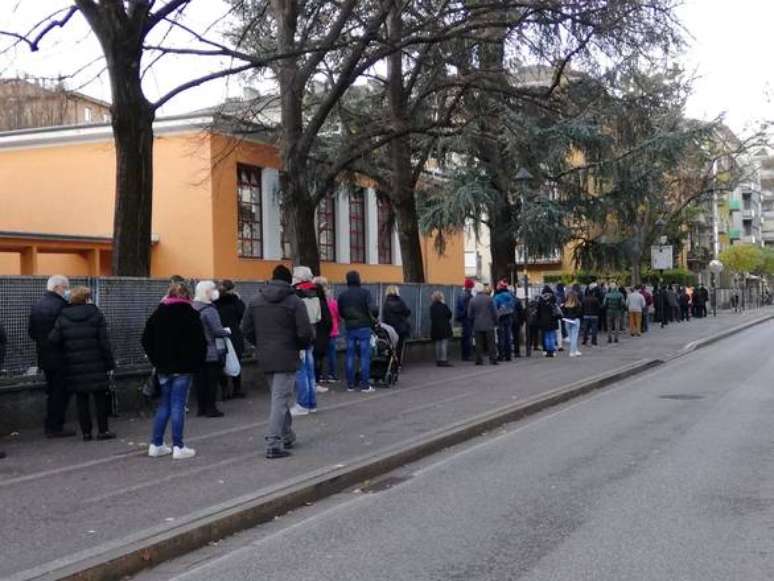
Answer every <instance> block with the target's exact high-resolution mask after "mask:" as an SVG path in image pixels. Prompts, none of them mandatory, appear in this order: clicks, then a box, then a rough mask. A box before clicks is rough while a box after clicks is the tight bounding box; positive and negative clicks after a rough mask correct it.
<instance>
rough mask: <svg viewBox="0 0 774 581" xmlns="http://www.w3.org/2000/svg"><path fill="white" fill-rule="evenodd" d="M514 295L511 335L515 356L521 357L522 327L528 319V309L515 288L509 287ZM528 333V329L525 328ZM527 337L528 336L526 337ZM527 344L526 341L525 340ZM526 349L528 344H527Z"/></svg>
mask: <svg viewBox="0 0 774 581" xmlns="http://www.w3.org/2000/svg"><path fill="white" fill-rule="evenodd" d="M509 290H510V291H511V294H512V295H513V328H512V332H511V336H512V337H513V356H514V357H521V329H522V327H524V322H525V320H526V316H525V315H526V311H525V309H524V304H523V303H522V302H521V299H520V298H519V297H518V296H516V290H515V289H509ZM525 333H526V329H525ZM525 339H526V338H525ZM525 345H526V341H525ZM525 349H526V346H525Z"/></svg>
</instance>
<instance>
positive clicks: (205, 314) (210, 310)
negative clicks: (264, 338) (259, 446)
mask: <svg viewBox="0 0 774 581" xmlns="http://www.w3.org/2000/svg"><path fill="white" fill-rule="evenodd" d="M219 298H220V293H219V292H218V289H217V287H216V286H215V283H214V282H212V281H211V280H203V281H201V282H200V283H199V284H197V285H196V295H195V297H194V302H193V307H194V309H196V310H197V311H198V312H199V316H200V317H201V320H202V325H203V326H204V336H205V338H206V339H207V359H206V363H205V364H204V367H203V368H202V369H201V371H199V373H197V374H196V376H195V377H194V386H195V387H196V399H197V402H198V409H197V415H199V416H207V417H208V418H220V417H223V412H222V411H220V410H219V409H218V408H217V406H216V405H215V396H216V394H217V391H218V382H219V381H220V374H221V369H222V368H223V364H224V362H225V360H226V343H225V341H224V339H225V338H226V337H229V336H230V335H231V330H230V329H229V328H227V327H224V326H223V323H222V322H221V320H220V315H219V314H218V310H217V309H216V308H215V305H213V304H212V303H213V302H215V301H217V300H218V299H219Z"/></svg>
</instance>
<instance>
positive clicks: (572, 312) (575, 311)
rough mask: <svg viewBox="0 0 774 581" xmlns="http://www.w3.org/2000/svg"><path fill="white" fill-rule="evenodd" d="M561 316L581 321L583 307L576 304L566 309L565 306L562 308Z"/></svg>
mask: <svg viewBox="0 0 774 581" xmlns="http://www.w3.org/2000/svg"><path fill="white" fill-rule="evenodd" d="M562 316H563V317H564V318H565V319H573V320H576V319H581V318H583V305H581V304H577V305H575V306H574V307H568V306H567V305H565V306H564V307H562Z"/></svg>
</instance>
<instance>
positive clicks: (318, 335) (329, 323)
mask: <svg viewBox="0 0 774 581" xmlns="http://www.w3.org/2000/svg"><path fill="white" fill-rule="evenodd" d="M323 280H324V279H320V277H315V278H314V279H312V284H314V290H315V294H316V296H317V300H318V301H319V302H320V321H319V322H318V323H317V324H316V325H315V326H314V347H313V353H312V355H313V356H314V377H315V385H314V390H315V393H328V391H330V390H329V389H328V388H327V387H325V386H324V385H322V384H323V373H322V371H323V361H325V358H326V357H327V355H328V347H329V346H330V344H331V332H332V330H333V315H332V314H331V310H330V308H328V299H327V297H326V295H325V287H324V286H323V284H322V281H323ZM334 355H335V353H334Z"/></svg>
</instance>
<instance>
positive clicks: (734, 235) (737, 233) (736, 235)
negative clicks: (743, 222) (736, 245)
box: [728, 228, 742, 240]
mask: <svg viewBox="0 0 774 581" xmlns="http://www.w3.org/2000/svg"><path fill="white" fill-rule="evenodd" d="M728 237H729V238H730V239H731V240H739V239H740V238H741V237H742V230H741V228H729V229H728Z"/></svg>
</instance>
